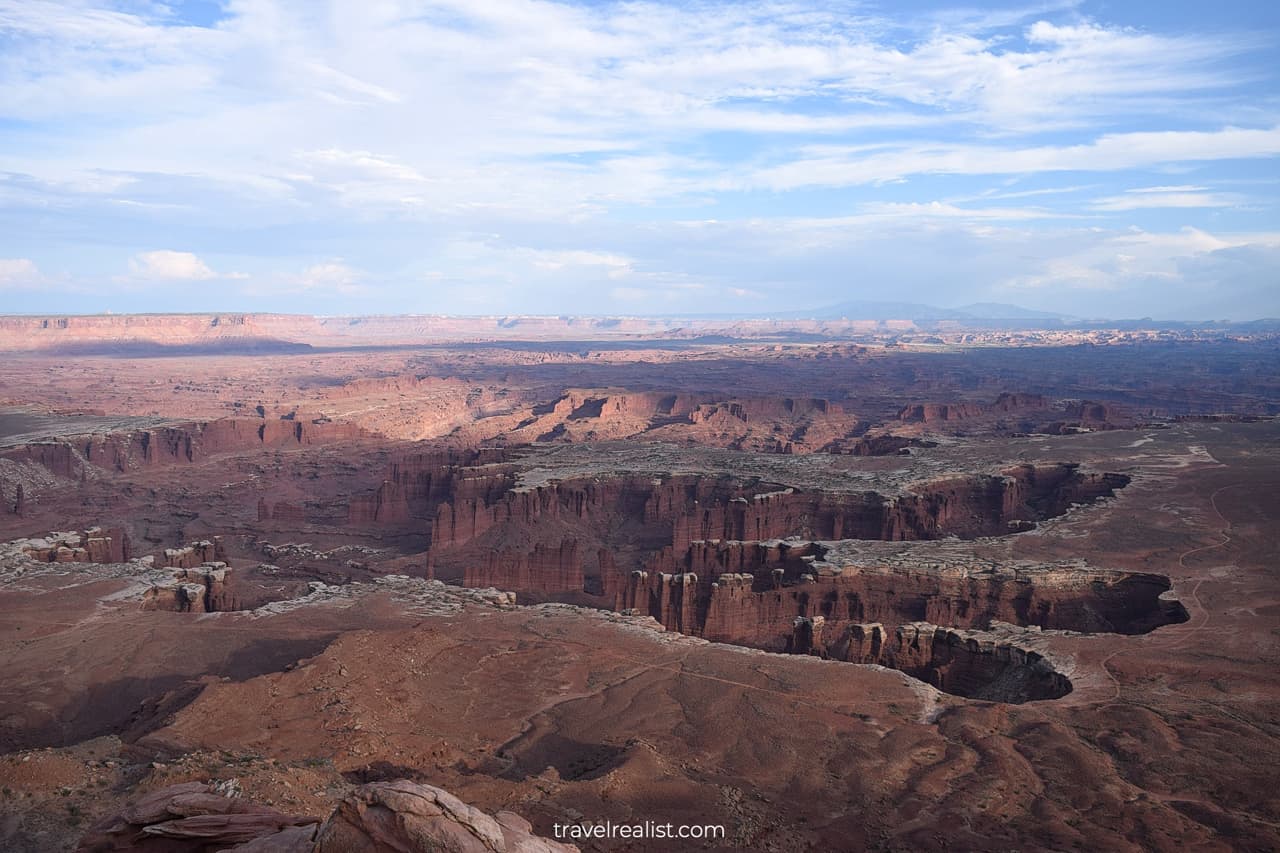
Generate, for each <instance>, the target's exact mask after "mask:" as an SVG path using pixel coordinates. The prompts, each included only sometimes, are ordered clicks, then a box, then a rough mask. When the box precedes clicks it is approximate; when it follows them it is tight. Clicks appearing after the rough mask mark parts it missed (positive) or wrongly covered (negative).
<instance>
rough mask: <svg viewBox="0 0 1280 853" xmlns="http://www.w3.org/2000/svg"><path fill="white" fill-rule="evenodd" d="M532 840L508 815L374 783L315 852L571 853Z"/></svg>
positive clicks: (340, 813) (333, 822)
mask: <svg viewBox="0 0 1280 853" xmlns="http://www.w3.org/2000/svg"><path fill="white" fill-rule="evenodd" d="M577 849H578V848H577V847H574V846H573V845H569V844H560V843H558V842H555V841H551V840H549V839H545V838H539V837H538V836H536V835H533V834H532V832H531V827H530V826H529V824H528V823H526V822H525V821H524V820H522V819H520V818H519V817H517V816H516V815H513V814H510V813H508V812H500V813H499V815H498V818H497V819H494V818H492V817H490V816H489V815H487V814H485V813H484V812H482V811H480V810H479V809H477V808H474V807H472V806H469V805H467V804H466V803H464V802H462V801H461V800H459V799H458V798H457V797H455V796H453V795H452V794H450V793H448V792H447V791H442V790H440V789H439V788H433V787H432V786H430V785H422V784H417V783H414V782H408V781H399V782H375V783H372V784H369V785H365V786H363V787H361V788H359V789H357V790H356V791H354V792H353V793H352V794H350V795H349V796H347V798H346V799H344V800H343V801H342V803H341V804H339V806H338V809H337V811H335V812H334V813H333V815H332V816H331V817H330V818H329V819H328V820H327V821H325V823H324V825H323V826H322V827H321V828H320V830H319V832H318V833H317V835H316V845H315V853H390V851H399V853H417V851H429V850H440V851H454V853H570V851H576V850H577Z"/></svg>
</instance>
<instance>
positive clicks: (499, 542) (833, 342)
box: [0, 315, 1280, 853]
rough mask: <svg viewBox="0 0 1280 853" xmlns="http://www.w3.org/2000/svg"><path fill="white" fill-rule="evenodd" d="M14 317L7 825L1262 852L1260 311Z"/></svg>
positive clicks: (1270, 456)
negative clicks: (1105, 325) (1076, 318)
mask: <svg viewBox="0 0 1280 853" xmlns="http://www.w3.org/2000/svg"><path fill="white" fill-rule="evenodd" d="M0 350H3V351H5V356H4V358H3V361H0V684H3V686H4V689H3V690H0V753H2V754H0V786H2V788H3V790H2V792H0V847H2V848H3V849H5V850H13V851H48V850H74V849H82V850H117V849H119V850H123V849H141V850H155V851H206V850H207V851H213V850H230V849H235V850H298V851H302V850H313V849H315V850H342V849H353V850H354V849H432V848H429V847H418V848H414V847H412V846H410V847H404V848H396V847H393V846H387V845H390V844H391V842H390V841H386V840H385V839H384V840H383V841H382V842H378V843H382V844H383V845H384V846H382V847H365V848H361V847H359V845H358V843H357V841H353V840H352V839H364V841H360V842H359V843H364V842H365V841H368V840H369V839H375V841H376V839H377V838H379V837H380V836H378V835H377V833H379V832H384V833H388V832H389V833H392V834H394V833H395V832H400V833H401V834H402V837H401V836H397V837H400V841H398V842H396V843H408V842H404V841H403V838H404V837H408V835H404V834H405V833H408V834H409V835H411V834H412V833H411V831H410V829H405V827H410V828H412V827H415V826H422V825H429V826H430V827H431V830H430V831H431V832H444V833H446V834H447V833H458V832H461V833H463V835H465V836H466V839H468V841H467V843H470V844H476V843H480V842H478V841H476V839H481V840H482V841H483V843H485V844H488V845H489V846H488V847H461V848H458V849H494V850H498V849H508V850H517V849H519V850H525V849H528V850H535V849H539V850H554V849H562V848H558V847H555V846H554V844H555V843H556V841H557V838H558V835H557V827H563V826H565V825H569V824H583V823H597V822H603V821H614V822H618V823H623V822H630V823H643V822H645V821H661V822H670V823H673V824H688V825H693V824H715V825H721V826H723V827H725V836H724V837H723V838H718V839H704V840H699V841H696V842H694V841H681V842H671V841H660V840H655V839H645V840H634V839H623V838H613V839H586V840H578V841H576V842H574V843H576V844H577V846H578V847H579V848H580V849H582V850H602V851H606V850H607V851H647V850H685V849H689V850H701V849H706V850H767V851H804V850H880V851H920V850H990V851H1006V850H1060V851H1068V850H1090V851H1091V850H1107V851H1135V853H1136V851H1148V850H1185V849H1194V850H1206V851H1234V850H1249V851H1263V850H1274V849H1276V848H1277V847H1278V846H1280V796H1278V795H1277V791H1276V785H1275V783H1276V781H1277V779H1278V778H1280V674H1278V673H1280V666H1278V664H1280V629H1278V626H1280V575H1278V574H1277V572H1278V571H1280V570H1278V568H1277V567H1278V566H1280V421H1277V420H1276V416H1277V414H1280V372H1278V371H1277V370H1276V365H1277V364H1280V338H1277V337H1276V336H1275V335H1274V334H1271V333H1265V332H1256V333H1239V334H1228V333H1226V332H1223V331H1221V330H1213V331H1209V332H1203V333H1201V332H1192V331H1185V330H1183V331H1174V332H1168V331H1159V330H1137V331H1135V330H1118V331H1108V330H1089V331H1078V332H1066V331H998V332H993V331H984V330H981V329H979V330H972V329H969V330H965V329H949V328H920V327H918V326H915V325H913V324H909V323H908V324H901V325H899V326H895V325H892V324H885V323H878V324H877V323H870V324H863V325H861V326H859V325H857V324H844V325H842V326H840V327H839V328H833V327H832V326H831V325H830V324H819V325H814V324H809V325H806V324H804V323H792V324H765V323H763V322H759V323H755V324H754V325H753V324H751V323H745V324H744V323H739V324H719V325H717V324H707V325H706V327H705V328H704V327H688V326H681V327H678V328H672V324H671V323H669V322H667V321H648V320H645V321H642V320H628V321H618V322H609V323H604V322H603V321H576V320H573V319H572V318H524V319H520V318H497V319H494V318H488V319H486V318H471V319H451V320H449V321H448V322H445V321H437V320H433V319H432V318H365V319H363V320H360V321H356V320H347V321H344V322H342V323H339V322H338V321H336V320H334V319H332V318H329V319H325V320H320V319H316V318H304V317H289V316H284V315H278V316H252V315H246V316H241V317H216V316H202V315H183V316H160V315H153V316H145V317H111V318H105V317H103V318H76V317H70V318H58V317H49V318H30V317H26V318H4V319H2V320H0ZM172 786H186V787H183V788H174V787H172ZM445 792H447V793H445ZM450 795H452V796H450ZM148 798H150V799H148ZM454 798H456V799H454ZM415 809H416V810H417V811H414V810H415ZM424 815H425V817H424ZM491 815H492V816H493V817H490V816H491ZM388 816H390V817H388ZM379 821H382V822H381V823H380V822H379ZM388 821H389V822H388ZM396 821H399V822H398V823H397V822H396ZM415 821H417V823H415ZM388 827H392V829H388ZM395 827H399V828H398V829H396V828H395ZM442 827H443V828H442ZM459 827H461V829H460V828H459ZM464 830H465V831H464ZM413 831H417V830H413ZM423 831H424V832H426V830H423ZM423 837H425V836H423ZM432 837H435V836H432ZM484 839H488V840H487V841H484ZM495 839H496V840H495ZM560 841H562V842H563V841H564V839H563V838H560ZM368 843H371V844H372V843H374V841H369V842H368ZM415 843H425V842H421V841H420V839H419V842H415ZM566 843H567V842H566ZM540 844H541V845H546V846H542V847H539V846H536V845H540ZM238 845H239V846H238ZM520 845H525V846H520Z"/></svg>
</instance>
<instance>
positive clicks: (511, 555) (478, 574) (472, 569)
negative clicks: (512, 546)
mask: <svg viewBox="0 0 1280 853" xmlns="http://www.w3.org/2000/svg"><path fill="white" fill-rule="evenodd" d="M463 585H464V586H469V587H489V586H492V587H497V588H498V589H514V590H519V591H520V592H521V593H525V594H532V595H533V596H534V597H536V598H543V597H545V596H547V595H552V594H555V593H565V592H569V593H572V592H582V591H583V575H582V557H581V556H580V555H579V553H578V543H577V542H576V541H574V540H565V541H563V542H561V543H560V545H559V547H551V546H548V545H543V544H541V543H539V544H537V545H534V547H533V551H532V553H528V552H524V551H516V550H504V551H490V552H489V554H488V555H487V559H484V562H479V561H477V562H474V563H470V564H468V566H467V569H466V572H465V574H464V576H463Z"/></svg>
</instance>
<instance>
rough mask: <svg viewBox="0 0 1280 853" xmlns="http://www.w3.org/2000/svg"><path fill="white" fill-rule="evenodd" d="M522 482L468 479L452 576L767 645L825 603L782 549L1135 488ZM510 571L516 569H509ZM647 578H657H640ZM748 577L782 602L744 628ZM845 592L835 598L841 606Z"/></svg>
mask: <svg viewBox="0 0 1280 853" xmlns="http://www.w3.org/2000/svg"><path fill="white" fill-rule="evenodd" d="M514 482H515V475H514V473H513V472H512V471H510V470H508V469H506V468H504V467H503V466H489V467H488V468H485V469H481V470H478V471H477V470H476V469H471V470H468V471H463V472H460V473H458V475H457V477H456V479H455V480H454V482H453V486H452V488H453V490H454V494H453V497H452V499H451V500H450V501H446V502H444V503H442V504H440V506H439V509H438V510H437V512H436V516H435V522H434V524H433V527H432V536H431V551H430V554H431V561H432V565H433V566H434V567H435V568H436V570H437V576H438V577H441V578H445V579H450V578H457V579H461V580H462V581H463V582H466V583H476V584H483V585H485V586H488V585H496V586H499V587H506V588H508V589H513V590H515V591H517V592H519V591H525V592H531V593H536V594H540V595H541V594H547V593H550V592H553V591H555V590H557V589H559V590H562V591H566V592H567V591H570V590H571V589H577V590H584V589H585V591H587V592H589V593H591V594H594V595H597V596H600V597H601V598H602V599H603V600H604V601H605V602H608V603H609V604H611V605H614V606H618V607H623V608H633V609H637V610H641V611H642V612H646V613H651V614H652V615H653V616H655V618H658V619H659V621H662V622H663V624H666V625H667V626H668V627H672V628H677V627H678V624H679V625H688V624H693V625H695V626H697V627H695V628H694V629H693V630H694V631H695V632H701V630H703V628H702V627H701V626H702V620H703V619H704V617H705V615H706V614H707V613H711V612H715V613H717V614H720V615H719V616H717V617H716V618H720V619H723V620H725V624H730V623H732V624H735V625H737V624H746V623H748V622H751V621H752V620H757V621H758V619H763V620H764V622H765V623H767V624H765V626H764V627H761V628H759V629H758V630H757V629H751V630H745V629H744V631H745V633H743V635H742V636H740V637H737V639H736V640H735V641H742V642H750V643H763V642H766V638H775V639H776V638H778V637H780V636H784V635H786V634H787V629H786V625H787V623H788V620H790V619H793V618H794V617H796V616H806V615H811V613H810V609H809V608H810V606H811V605H810V604H809V603H808V601H809V597H810V596H811V595H812V592H811V591H809V590H805V589H800V588H796V589H790V590H785V591H783V590H781V589H780V588H781V587H782V586H783V581H784V579H785V581H786V582H787V583H788V584H795V583H796V582H797V581H798V580H799V579H800V578H801V576H802V575H804V574H805V573H806V571H807V570H806V561H812V560H813V559H814V558H815V557H816V555H817V553H818V552H817V550H816V546H811V545H805V546H799V547H796V546H792V545H789V544H787V543H782V542H777V541H775V540H779V539H785V538H788V537H801V538H804V539H808V540H839V539H884V540H905V539H931V538H936V537H941V536H960V537H962V538H971V537H975V536H986V535H1001V534H1006V533H1009V532H1010V531H1011V530H1020V529H1025V528H1026V527H1028V526H1031V525H1033V524H1034V521H1035V520H1036V519H1039V518H1043V517H1048V516H1051V515H1055V514H1057V513H1060V512H1061V511H1063V510H1064V509H1065V508H1066V507H1067V506H1069V505H1070V504H1071V503H1072V502H1084V501H1089V500H1093V499H1094V498H1097V497H1101V496H1105V495H1109V494H1112V493H1113V491H1114V489H1116V488H1119V487H1121V486H1122V485H1123V484H1124V483H1125V482H1127V481H1126V479H1125V478H1123V477H1120V476H1118V475H1105V474H1089V473H1082V472H1080V471H1079V470H1077V469H1076V467H1075V466H1072V465H1050V466H1039V467H1035V466H1020V467H1017V468H1013V469H1009V470H1008V471H1007V472H1005V474H1004V475H1003V476H975V477H966V478H957V479H954V480H945V481H937V482H933V483H929V484H926V485H922V486H920V487H918V488H917V490H916V491H914V492H911V493H908V494H904V495H900V496H898V497H895V498H886V497H884V496H881V495H878V494H875V493H862V494H849V493H833V492H817V491H809V492H798V491H796V490H794V489H779V488H777V487H770V486H767V485H763V486H762V485H755V486H752V485H750V484H748V483H744V482H740V481H736V480H734V479H733V478H729V477H698V476H685V475H681V476H674V477H666V478H660V479H654V478H651V477H617V478H612V479H581V480H566V481H562V482H552V483H548V484H546V485H542V486H538V487H534V488H527V489H519V490H513V489H512V486H513V485H514ZM566 541H576V542H578V543H580V545H581V552H582V553H583V554H589V555H592V557H593V559H592V560H590V561H584V565H583V566H582V576H581V583H579V576H578V574H577V565H576V563H575V564H574V565H573V566H566V565H563V564H561V563H556V562H554V561H549V558H548V556H547V555H548V554H550V553H552V552H554V551H555V549H558V548H560V547H561V545H562V543H564V542H566ZM495 555H496V556H495ZM504 562H505V563H509V564H510V565H509V566H507V567H505V568H504V566H503V563H504ZM539 566H546V570H547V571H549V572H551V573H552V577H551V578H550V579H549V580H547V581H545V582H544V581H541V580H540V579H539V578H538V577H537V574H538V571H539V569H538V567H539ZM637 570H644V571H645V572H646V573H647V574H645V575H643V576H639V575H636V574H634V572H635V571H637ZM735 573H747V574H748V575H751V576H753V577H754V578H755V580H754V581H753V584H754V586H755V592H757V593H759V592H762V591H763V590H766V589H767V590H771V591H774V592H776V595H775V598H776V599H777V601H776V602H775V603H773V604H769V603H768V602H767V601H766V602H763V603H758V604H757V605H756V606H757V608H758V609H759V608H763V610H762V611H761V612H762V613H763V614H764V615H762V616H759V617H757V615H753V614H751V613H748V614H745V615H741V616H732V617H731V616H730V615H729V614H730V613H731V610H732V608H730V607H728V605H724V604H717V602H716V596H717V595H724V594H725V593H717V592H715V591H714V590H713V587H712V585H711V580H712V579H713V578H716V577H719V576H720V575H722V574H735ZM668 576H671V577H675V576H681V577H684V576H688V577H695V576H696V578H700V579H701V582H700V583H694V585H693V587H691V588H692V589H693V590H695V591H696V595H695V596H694V601H695V604H694V605H692V606H690V607H685V606H684V605H683V603H682V602H683V600H684V596H685V594H686V593H687V591H688V589H687V586H688V584H689V583H690V581H688V580H685V581H682V582H681V583H683V584H685V585H686V586H685V587H681V588H680V589H681V591H680V594H679V595H678V596H675V597H674V598H673V596H674V595H675V593H673V591H672V590H673V589H675V587H673V586H671V582H670V581H669V580H668V579H664V578H667V577H668ZM843 589H844V587H840V588H839V589H837V590H836V592H835V593H833V594H835V595H836V596H837V598H838V597H839V596H840V595H841V594H843V593H841V592H840V590H843ZM935 592H936V591H935ZM771 594H772V593H771ZM849 594H851V595H854V593H853V592H850V593H849ZM779 596H780V597H779ZM854 599H855V600H854V601H852V602H846V603H841V604H840V605H839V608H840V609H843V610H847V611H848V616H846V617H845V618H846V619H853V620H864V619H871V620H874V619H879V618H882V614H878V613H877V612H875V611H874V610H868V609H867V606H866V605H864V604H860V603H858V600H857V596H856V595H854ZM965 600H970V599H969V598H965ZM770 601H772V599H770ZM812 606H814V607H816V604H814V605H812ZM933 606H934V607H937V606H939V605H937V604H936V603H935V605H933ZM770 608H772V609H770ZM904 608H905V609H903V610H902V612H898V613H896V614H895V616H894V618H896V619H897V620H898V621H910V620H917V619H926V618H931V617H932V616H934V615H939V614H936V613H934V612H933V611H931V610H930V609H929V608H928V607H925V606H923V605H921V606H919V607H907V606H905V605H904ZM996 609H999V608H996ZM813 612H815V613H816V612H818V611H816V610H815V611H813ZM670 613H679V614H681V615H680V616H679V617H678V618H677V622H668V621H667V620H668V614H670ZM690 613H693V614H695V615H694V616H692V617H691V616H690V615H689V614H690ZM691 618H692V619H693V620H694V621H693V622H692V623H690V622H689V621H688V620H689V619H691ZM681 620H683V621H681ZM1041 621H1043V620H1041ZM947 623H948V624H950V623H951V622H950V621H948V622H947ZM959 624H968V623H965V622H961V623H959ZM1035 624H1040V623H1039V622H1036V623H1035ZM680 630H683V629H680ZM726 630H728V629H726ZM735 630H736V629H735ZM717 638H720V637H718V636H717ZM724 638H726V639H727V638H728V637H727V636H726V637H724Z"/></svg>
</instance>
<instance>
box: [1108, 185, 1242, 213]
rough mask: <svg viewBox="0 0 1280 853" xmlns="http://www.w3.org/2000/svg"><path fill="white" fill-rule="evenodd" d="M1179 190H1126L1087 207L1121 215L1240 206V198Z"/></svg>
mask: <svg viewBox="0 0 1280 853" xmlns="http://www.w3.org/2000/svg"><path fill="white" fill-rule="evenodd" d="M1187 189H1190V190H1197V189H1201V190H1202V189H1204V188H1203V187H1188V188H1187ZM1178 190H1179V188H1178V187H1148V188H1145V189H1138V190H1129V191H1128V192H1126V193H1125V194H1124V195H1113V196H1106V197H1104V198H1097V199H1094V200H1093V202H1092V203H1091V204H1090V206H1091V207H1092V208H1093V209H1094V210H1103V211H1108V212H1120V211H1127V210H1145V209H1149V208H1200V207H1235V206H1238V205H1240V204H1242V203H1243V199H1241V197H1240V196H1238V195H1233V194H1230V193H1213V192H1179V191H1178Z"/></svg>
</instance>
